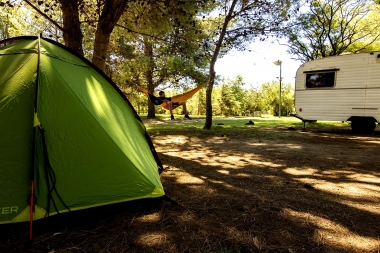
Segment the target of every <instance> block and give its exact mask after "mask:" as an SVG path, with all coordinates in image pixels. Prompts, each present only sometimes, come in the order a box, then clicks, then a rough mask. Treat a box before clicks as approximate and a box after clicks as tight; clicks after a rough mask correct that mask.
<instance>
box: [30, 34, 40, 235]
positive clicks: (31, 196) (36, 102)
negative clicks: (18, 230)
mask: <svg viewBox="0 0 380 253" xmlns="http://www.w3.org/2000/svg"><path fill="white" fill-rule="evenodd" d="M40 55H41V35H40V34H39V35H38V58H37V76H36V89H35V93H34V123H33V146H32V154H33V155H32V171H31V175H30V198H29V208H30V210H29V240H30V241H32V240H33V211H34V200H35V198H34V172H35V166H36V164H35V163H36V162H35V159H36V153H37V151H36V135H37V127H38V125H39V122H38V118H37V105H38V101H37V100H38V81H39V80H38V77H39V72H40Z"/></svg>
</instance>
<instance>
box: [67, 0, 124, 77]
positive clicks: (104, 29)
mask: <svg viewBox="0 0 380 253" xmlns="http://www.w3.org/2000/svg"><path fill="white" fill-rule="evenodd" d="M70 1H72V0H70ZM127 4H128V1H125V0H107V1H105V3H104V6H103V10H102V13H101V15H100V18H99V23H98V27H97V29H96V32H95V44H94V55H93V57H92V63H94V64H95V65H96V66H97V67H98V68H99V69H101V70H103V71H104V70H105V66H106V59H107V53H108V46H109V43H110V37H111V33H112V31H113V29H114V28H115V26H116V24H117V22H118V21H119V19H120V17H121V15H122V14H123V12H124V10H125V8H126V6H127Z"/></svg>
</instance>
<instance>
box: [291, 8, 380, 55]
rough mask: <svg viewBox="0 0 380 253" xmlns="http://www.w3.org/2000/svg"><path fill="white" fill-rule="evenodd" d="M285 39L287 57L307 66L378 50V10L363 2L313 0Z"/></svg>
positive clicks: (296, 20) (379, 35) (379, 23)
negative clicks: (325, 59) (317, 60)
mask: <svg viewBox="0 0 380 253" xmlns="http://www.w3.org/2000/svg"><path fill="white" fill-rule="evenodd" d="M294 23H295V24H294V25H293V26H290V27H289V28H288V29H287V30H286V32H285V36H286V37H287V38H288V45H289V50H288V51H289V53H291V54H292V55H295V56H296V57H297V59H298V60H300V61H302V62H307V61H310V60H314V59H318V58H321V57H326V56H332V55H340V54H343V53H356V52H368V51H372V50H374V49H379V48H380V47H379V43H378V42H377V40H378V38H379V37H380V31H379V28H380V21H379V7H378V6H375V4H373V3H371V2H368V1H364V0H313V1H311V2H310V5H309V10H308V11H306V12H301V13H300V14H299V15H298V16H296V17H295V21H294Z"/></svg>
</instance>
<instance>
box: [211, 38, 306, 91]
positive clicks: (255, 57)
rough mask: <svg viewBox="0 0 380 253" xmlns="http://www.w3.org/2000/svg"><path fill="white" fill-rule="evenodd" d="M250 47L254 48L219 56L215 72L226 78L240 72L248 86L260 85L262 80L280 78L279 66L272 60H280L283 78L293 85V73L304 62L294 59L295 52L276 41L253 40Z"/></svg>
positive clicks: (268, 80) (232, 77)
mask: <svg viewBox="0 0 380 253" xmlns="http://www.w3.org/2000/svg"><path fill="white" fill-rule="evenodd" d="M250 50H251V52H249V51H248V50H247V51H244V52H237V51H232V52H230V53H229V54H228V55H226V56H224V57H223V58H221V59H218V60H217V62H216V64H215V71H216V74H217V75H220V76H222V77H224V78H226V79H234V78H235V77H236V75H241V76H242V77H243V82H245V83H246V88H250V87H260V86H261V84H263V83H266V82H272V81H276V80H277V81H278V80H279V77H280V66H276V65H275V64H274V63H273V62H274V61H277V60H280V61H282V66H281V77H282V82H283V83H290V84H291V85H292V86H293V87H294V77H295V75H296V72H297V69H298V68H299V66H300V65H301V64H302V63H301V62H300V61H297V60H294V59H291V58H292V56H291V55H290V54H288V53H287V52H286V50H287V47H286V46H283V45H279V44H278V43H277V42H274V43H271V42H254V43H252V44H251V46H250Z"/></svg>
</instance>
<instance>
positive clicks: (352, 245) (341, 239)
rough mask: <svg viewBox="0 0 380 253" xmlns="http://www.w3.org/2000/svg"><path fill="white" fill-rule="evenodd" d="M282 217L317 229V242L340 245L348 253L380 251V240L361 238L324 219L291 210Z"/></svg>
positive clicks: (315, 236)
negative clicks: (350, 252) (351, 252)
mask: <svg viewBox="0 0 380 253" xmlns="http://www.w3.org/2000/svg"><path fill="white" fill-rule="evenodd" d="M282 215H283V216H284V217H285V218H287V219H289V220H291V221H292V222H296V223H299V224H300V225H302V226H305V227H307V226H312V227H316V228H317V229H315V231H314V239H315V241H316V242H318V243H321V244H325V245H329V244H331V246H333V245H339V248H342V249H345V251H346V252H349V251H350V250H351V251H362V252H374V251H375V250H378V249H380V241H379V239H375V238H371V237H366V236H360V235H358V234H356V233H354V232H352V231H350V230H349V229H347V228H346V227H345V226H342V225H340V224H339V223H336V222H334V221H331V220H329V219H326V218H324V217H321V216H318V215H313V214H311V213H305V212H298V211H295V210H292V209H289V208H285V209H284V210H283V211H282Z"/></svg>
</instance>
